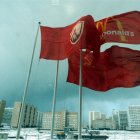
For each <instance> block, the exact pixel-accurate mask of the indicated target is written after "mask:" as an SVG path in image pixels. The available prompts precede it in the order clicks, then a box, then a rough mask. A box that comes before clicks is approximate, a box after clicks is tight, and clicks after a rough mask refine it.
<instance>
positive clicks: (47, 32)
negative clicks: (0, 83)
mask: <svg viewBox="0 0 140 140" xmlns="http://www.w3.org/2000/svg"><path fill="white" fill-rule="evenodd" d="M40 28H41V53H40V58H44V59H52V60H62V59H65V58H67V57H68V56H69V55H70V54H71V53H72V52H73V51H75V50H76V49H80V48H81V49H82V48H87V49H90V50H94V52H96V54H98V53H99V48H100V44H101V43H100V34H99V31H98V30H97V28H96V26H95V23H94V20H93V18H92V16H90V15H88V16H84V17H82V18H80V19H79V20H78V21H76V22H75V23H73V24H71V25H69V26H66V27H60V28H51V27H47V26H41V27H40Z"/></svg>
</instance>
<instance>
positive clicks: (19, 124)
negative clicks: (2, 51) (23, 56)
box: [16, 22, 41, 140]
mask: <svg viewBox="0 0 140 140" xmlns="http://www.w3.org/2000/svg"><path fill="white" fill-rule="evenodd" d="M40 24H41V23H40V22H38V28H37V33H36V37H35V41H34V47H33V52H32V57H31V62H30V67H29V71H28V75H27V81H26V84H25V88H24V93H23V98H22V103H21V111H20V114H19V122H18V130H17V136H16V139H17V140H18V139H19V138H20V129H21V125H22V120H23V115H24V104H25V100H26V96H27V90H28V85H29V80H30V75H31V70H32V64H33V58H34V53H35V47H36V42H37V37H38V32H39V27H40Z"/></svg>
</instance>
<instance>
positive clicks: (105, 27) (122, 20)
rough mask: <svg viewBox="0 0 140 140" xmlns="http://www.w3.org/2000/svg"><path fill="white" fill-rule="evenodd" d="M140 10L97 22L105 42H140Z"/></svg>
mask: <svg viewBox="0 0 140 140" xmlns="http://www.w3.org/2000/svg"><path fill="white" fill-rule="evenodd" d="M139 25H140V12H139V11H131V12H127V13H123V14H120V15H115V16H112V17H108V18H105V19H102V20H99V21H97V22H96V27H97V28H98V30H99V31H100V32H101V33H102V38H103V41H104V43H106V42H120V43H128V44H140V26H139Z"/></svg>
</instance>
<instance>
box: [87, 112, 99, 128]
mask: <svg viewBox="0 0 140 140" xmlns="http://www.w3.org/2000/svg"><path fill="white" fill-rule="evenodd" d="M101 116H102V115H101V112H99V111H89V128H90V129H91V128H93V120H97V119H101Z"/></svg>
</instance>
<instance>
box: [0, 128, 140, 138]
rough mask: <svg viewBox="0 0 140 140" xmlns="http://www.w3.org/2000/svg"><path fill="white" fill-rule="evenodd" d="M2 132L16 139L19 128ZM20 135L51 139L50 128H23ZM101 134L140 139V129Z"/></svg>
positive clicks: (111, 136)
mask: <svg viewBox="0 0 140 140" xmlns="http://www.w3.org/2000/svg"><path fill="white" fill-rule="evenodd" d="M0 133H7V134H8V137H9V138H8V140H16V138H15V137H16V133H17V130H12V129H11V130H0ZM20 135H21V136H23V138H24V140H50V131H48V130H39V131H38V130H37V129H33V128H30V129H21V133H20ZM100 135H106V136H109V138H108V139H107V140H140V131H111V130H102V131H100ZM10 137H11V138H10ZM13 137H14V138H13ZM54 139H55V140H56V139H57V138H56V136H54Z"/></svg>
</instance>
